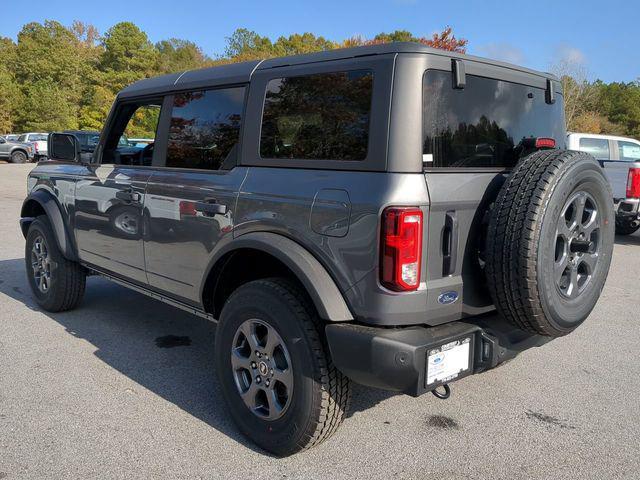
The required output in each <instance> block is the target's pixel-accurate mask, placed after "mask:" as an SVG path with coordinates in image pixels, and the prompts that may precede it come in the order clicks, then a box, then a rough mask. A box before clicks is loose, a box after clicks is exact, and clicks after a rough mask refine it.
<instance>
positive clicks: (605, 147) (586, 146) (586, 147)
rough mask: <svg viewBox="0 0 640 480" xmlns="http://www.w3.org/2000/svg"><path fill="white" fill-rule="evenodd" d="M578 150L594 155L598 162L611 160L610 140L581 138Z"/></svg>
mask: <svg viewBox="0 0 640 480" xmlns="http://www.w3.org/2000/svg"><path fill="white" fill-rule="evenodd" d="M578 148H579V149H580V150H581V151H583V152H587V153H589V154H591V155H593V156H594V157H595V158H596V159H597V160H609V159H610V158H611V156H610V153H609V140H607V139H606V138H581V139H580V144H579V146H578Z"/></svg>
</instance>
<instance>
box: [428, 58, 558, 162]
mask: <svg viewBox="0 0 640 480" xmlns="http://www.w3.org/2000/svg"><path fill="white" fill-rule="evenodd" d="M422 115H423V131H424V136H423V142H424V144H423V154H424V156H423V159H424V160H425V161H426V162H427V163H426V165H427V166H434V167H500V168H509V167H513V166H514V165H515V164H516V163H517V161H518V159H519V157H520V152H521V151H522V149H521V148H519V146H520V143H521V142H522V140H523V139H525V138H530V137H547V138H554V139H555V140H556V145H563V144H564V143H563V142H564V136H565V125H564V113H563V105H562V96H560V95H557V96H556V101H555V103H553V104H551V105H549V104H547V103H546V102H545V91H544V89H541V88H535V87H530V86H526V85H520V84H517V83H511V82H505V81H502V80H495V79H490V78H484V77H478V76H475V75H467V76H466V86H465V88H464V89H454V88H453V85H452V78H451V72H444V71H438V70H429V71H427V72H426V73H425V75H424V78H423V104H422Z"/></svg>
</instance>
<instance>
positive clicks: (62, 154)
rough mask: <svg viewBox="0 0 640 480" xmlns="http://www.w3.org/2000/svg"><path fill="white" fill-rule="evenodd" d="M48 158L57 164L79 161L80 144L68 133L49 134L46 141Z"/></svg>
mask: <svg viewBox="0 0 640 480" xmlns="http://www.w3.org/2000/svg"><path fill="white" fill-rule="evenodd" d="M47 149H48V152H49V158H50V159H51V160H57V161H59V162H77V163H80V161H81V156H80V155H81V154H80V142H79V141H78V139H77V138H76V136H75V135H72V134H70V133H51V134H49V139H48V140H47Z"/></svg>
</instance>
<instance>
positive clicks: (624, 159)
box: [567, 133, 640, 235]
mask: <svg viewBox="0 0 640 480" xmlns="http://www.w3.org/2000/svg"><path fill="white" fill-rule="evenodd" d="M567 148H568V149H569V150H580V151H583V152H587V153H590V154H591V155H593V156H594V157H595V158H596V160H598V161H599V162H600V165H602V168H603V169H604V171H605V174H606V175H607V179H608V180H609V183H610V184H611V189H612V190H613V199H614V202H615V205H616V233H617V234H618V235H630V234H632V233H634V232H635V231H637V230H638V229H640V208H639V205H640V141H638V140H636V139H633V138H626V137H615V136H613V135H595V134H591V133H569V134H567Z"/></svg>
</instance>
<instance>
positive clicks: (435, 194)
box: [30, 44, 560, 326]
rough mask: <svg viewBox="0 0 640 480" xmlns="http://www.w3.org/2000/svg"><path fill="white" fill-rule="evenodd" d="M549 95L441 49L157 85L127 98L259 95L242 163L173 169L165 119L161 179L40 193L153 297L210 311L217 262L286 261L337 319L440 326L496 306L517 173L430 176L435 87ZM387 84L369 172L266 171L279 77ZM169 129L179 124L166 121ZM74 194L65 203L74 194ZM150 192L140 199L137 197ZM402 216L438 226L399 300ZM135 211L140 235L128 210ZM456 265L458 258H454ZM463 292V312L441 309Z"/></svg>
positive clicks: (250, 101)
mask: <svg viewBox="0 0 640 480" xmlns="http://www.w3.org/2000/svg"><path fill="white" fill-rule="evenodd" d="M452 58H455V59H462V60H464V62H465V68H466V71H467V73H469V74H474V75H479V76H490V77H492V78H498V79H502V80H507V81H511V82H516V83H526V84H529V85H532V86H536V87H538V88H544V86H545V85H546V82H547V79H551V81H552V84H553V85H554V88H555V89H557V90H558V91H559V88H560V87H559V84H558V82H557V81H556V80H555V79H554V77H552V76H549V75H546V74H541V73H538V72H532V71H529V70H527V69H523V68H520V67H515V66H512V65H507V64H503V63H500V62H491V61H488V60H484V59H477V58H475V57H468V56H464V55H459V54H451V53H450V52H442V51H437V50H433V49H429V48H427V47H424V46H421V45H416V44H393V45H380V46H373V47H365V48H358V49H346V50H338V51H332V52H323V53H319V54H311V55H303V56H298V57H291V58H284V59H272V60H265V61H263V62H259V61H255V62H247V63H243V64H236V65H228V66H224V67H219V68H218V67H217V68H213V69H205V70H201V71H195V72H186V73H183V74H174V75H168V76H164V77H159V78H155V79H148V80H143V81H141V82H137V83H136V84H134V85H132V86H130V87H128V88H126V89H125V90H124V91H122V92H121V93H120V94H119V96H118V100H117V101H116V104H115V106H114V108H113V109H112V113H111V115H110V120H109V121H108V122H107V128H105V129H104V130H105V131H106V130H108V128H109V125H110V122H111V121H112V119H113V116H114V112H115V111H116V109H117V108H118V105H119V104H120V103H121V102H123V101H129V100H131V99H135V98H140V97H145V96H153V97H154V98H158V97H161V96H164V97H165V100H164V105H165V109H166V106H167V105H170V104H171V102H170V101H168V99H169V96H170V95H171V94H172V93H174V92H177V91H181V90H188V89H202V88H215V87H220V86H224V85H240V84H248V85H249V89H248V96H247V101H246V107H245V115H244V120H243V126H242V131H241V141H240V144H239V146H238V155H237V158H238V161H237V164H236V165H235V166H233V165H232V166H230V167H228V169H226V170H219V171H207V170H188V169H175V168H164V167H163V162H164V153H163V152H164V150H166V144H167V140H166V135H167V133H166V132H167V131H168V123H167V122H168V117H169V116H170V115H169V116H168V115H167V114H166V113H165V111H163V113H161V115H160V123H161V125H160V126H159V127H158V134H157V138H156V146H155V150H154V153H153V155H154V157H153V163H152V165H151V166H135V167H132V166H106V165H105V166H99V162H100V160H101V154H102V151H103V148H104V142H105V133H104V131H103V135H102V138H101V140H100V144H99V146H98V148H97V149H96V155H95V157H94V160H93V161H95V162H97V163H96V164H86V165H73V164H72V165H69V164H59V163H56V162H44V163H43V164H41V165H39V166H38V167H37V168H36V169H34V170H33V171H32V173H31V177H30V178H31V180H30V189H35V190H37V189H40V188H46V190H47V192H48V193H49V194H50V195H51V196H53V197H55V198H56V199H57V201H58V203H59V204H60V208H61V210H62V211H63V212H64V214H63V215H61V218H62V220H61V221H62V222H64V225H66V228H68V230H69V231H70V232H73V234H72V235H71V237H72V239H73V241H74V247H75V248H76V249H77V254H78V257H79V258H80V260H81V261H82V262H83V263H84V264H86V265H88V266H89V267H91V268H95V269H96V270H98V271H102V272H106V273H108V274H109V275H111V276H114V277H119V278H122V279H124V280H126V281H128V282H131V283H134V284H135V285H137V286H138V287H140V288H144V289H147V290H149V291H151V292H158V293H159V294H162V295H165V296H167V297H170V298H173V299H175V300H176V301H179V302H182V303H184V304H188V305H193V306H194V307H195V308H198V309H201V310H204V309H205V305H206V304H207V301H206V300H207V299H205V298H203V297H204V293H203V292H204V285H205V283H206V282H207V280H208V279H209V278H210V275H215V272H216V271H217V270H216V265H218V263H217V262H219V261H221V259H222V258H224V256H225V255H226V254H228V253H229V252H231V251H233V250H234V249H238V250H239V249H243V248H252V249H257V250H261V251H263V252H265V253H267V254H269V255H272V256H273V257H275V258H277V259H278V260H280V261H281V262H282V263H283V264H285V265H286V266H288V268H289V269H290V270H291V271H292V272H294V274H295V275H296V276H297V277H298V279H299V280H300V282H301V283H302V284H303V285H304V286H305V288H306V289H307V290H308V292H309V294H310V297H311V299H312V300H313V301H314V303H315V305H316V307H317V309H318V311H319V313H320V315H321V316H322V317H323V318H325V319H327V320H334V321H345V320H352V319H356V320H358V321H361V322H366V323H370V324H375V325H388V326H393V325H398V326H399V325H412V324H426V325H438V324H442V323H446V322H450V321H455V320H458V319H460V318H464V317H467V316H472V315H477V314H480V313H483V312H486V311H489V310H492V309H493V306H492V304H491V301H490V299H489V296H488V294H487V292H486V291H485V290H484V288H483V285H484V280H483V273H482V271H481V268H480V265H479V262H478V251H479V250H480V248H481V245H480V244H479V243H478V242H479V239H481V238H482V232H483V230H482V229H483V221H484V220H485V218H484V217H485V212H486V210H487V208H488V206H489V204H490V203H491V201H492V200H493V199H494V198H495V196H496V194H497V191H498V189H499V187H500V185H501V184H502V182H503V179H504V172H502V171H499V170H490V169H481V170H478V169H476V170H473V169H466V168H462V169H457V170H455V171H447V170H444V169H438V170H435V169H434V170H433V171H429V170H426V171H425V169H424V166H423V163H422V78H423V75H424V72H425V70H428V69H439V70H449V71H450V70H451V59H452ZM355 69H370V70H372V71H374V72H375V80H374V87H373V88H374V95H373V103H372V108H371V110H372V115H371V123H370V137H369V144H368V147H369V148H368V153H367V157H366V159H365V160H363V161H338V160H322V161H309V160H306V161H303V160H296V159H288V160H280V161H276V160H273V159H264V158H261V157H260V155H259V138H260V127H261V122H260V118H261V114H262V105H263V100H264V88H265V85H266V83H267V82H268V81H269V80H270V79H274V78H279V77H281V76H287V75H289V76H293V75H302V74H309V73H317V72H323V71H329V72H330V71H343V70H355ZM163 122H164V123H163ZM61 192H64V194H61ZM123 192H124V193H127V192H129V193H131V192H132V193H135V194H136V195H135V200H134V201H126V200H123V199H122V198H123V197H122V195H123ZM212 199H215V202H216V204H221V205H223V206H224V208H225V213H224V214H218V215H214V216H210V217H207V216H203V215H201V214H199V213H195V212H194V210H193V205H192V204H193V203H197V202H207V201H212ZM388 206H413V207H419V208H420V209H421V210H422V212H423V216H424V230H423V240H424V243H423V245H424V246H423V255H422V265H421V271H422V275H421V284H420V286H419V288H418V289H417V290H416V291H414V292H403V293H399V292H392V291H390V290H387V289H386V288H384V287H383V286H382V285H381V284H380V282H379V280H378V279H379V257H380V253H379V243H380V218H381V214H382V212H383V210H384V209H385V208H386V207H388ZM113 212H128V214H129V215H130V217H131V219H132V222H130V223H129V224H128V225H129V227H132V225H134V224H135V228H133V227H132V228H128V227H127V226H126V225H125V226H124V230H127V229H128V231H123V225H122V224H121V223H120V224H119V223H118V222H117V221H116V220H114V218H117V217H118V216H117V213H116V214H114V213H113ZM447 222H453V224H455V226H456V230H455V242H454V243H453V245H454V246H455V248H454V251H453V252H450V254H445V253H444V250H443V238H442V237H443V234H442V232H443V228H444V225H445V224H446V223H447ZM445 256H446V257H447V258H446V259H445ZM451 291H454V292H456V293H457V297H458V300H457V301H454V302H453V303H450V304H446V305H444V304H442V303H441V302H439V297H440V295H441V294H443V293H446V292H451Z"/></svg>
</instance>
